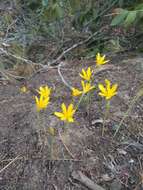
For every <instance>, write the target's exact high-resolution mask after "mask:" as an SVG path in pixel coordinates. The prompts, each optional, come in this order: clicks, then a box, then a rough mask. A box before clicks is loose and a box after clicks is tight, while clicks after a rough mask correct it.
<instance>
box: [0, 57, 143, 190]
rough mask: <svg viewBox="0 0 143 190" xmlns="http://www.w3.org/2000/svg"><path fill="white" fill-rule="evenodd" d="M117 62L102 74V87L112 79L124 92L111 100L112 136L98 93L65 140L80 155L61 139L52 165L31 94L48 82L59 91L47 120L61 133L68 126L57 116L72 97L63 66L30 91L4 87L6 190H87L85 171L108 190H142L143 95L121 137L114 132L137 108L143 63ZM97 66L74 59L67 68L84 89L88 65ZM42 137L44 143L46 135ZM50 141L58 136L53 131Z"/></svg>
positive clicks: (0, 142) (0, 91)
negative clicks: (81, 75)
mask: <svg viewBox="0 0 143 190" xmlns="http://www.w3.org/2000/svg"><path fill="white" fill-rule="evenodd" d="M112 60H113V61H111V64H110V65H109V66H108V65H106V66H105V67H103V70H102V71H100V72H98V73H97V74H96V75H95V81H94V82H95V85H97V83H98V82H103V81H104V79H105V78H109V79H110V80H111V81H112V82H113V83H114V82H117V83H118V84H119V90H118V95H117V96H116V97H114V98H113V99H112V101H111V109H110V115H109V118H108V120H107V122H106V132H105V134H104V137H101V131H102V120H103V117H104V110H105V102H104V100H102V99H101V98H100V97H98V94H97V90H96V92H94V94H93V97H92V102H91V104H90V109H87V108H86V106H85V104H82V105H81V106H80V109H79V111H78V112H77V113H76V116H75V119H76V122H75V123H74V124H72V125H70V126H68V128H67V132H66V134H65V133H64V135H63V136H62V137H63V140H64V142H65V144H66V146H67V147H68V149H69V150H70V152H71V154H72V156H71V154H69V153H68V152H67V151H66V149H65V147H64V146H63V143H62V142H61V140H60V139H59V136H58V134H56V136H55V137H54V145H53V147H54V148H53V157H52V160H50V154H49V148H48V146H47V144H46V143H45V142H44V143H43V144H39V141H38V133H37V130H38V129H39V128H38V120H37V113H36V110H35V105H34V99H33V95H34V94H33V90H31V89H35V88H38V87H39V86H40V85H44V84H48V85H49V86H51V87H52V88H53V92H52V98H51V103H50V104H49V106H48V108H47V110H46V111H45V112H44V113H42V114H41V115H42V119H44V123H45V127H46V130H48V127H50V126H52V127H54V128H55V129H56V130H57V129H59V128H61V126H62V125H63V123H61V122H59V120H58V119H57V118H55V116H54V115H53V112H54V111H57V110H60V104H61V103H62V102H65V103H66V104H68V103H70V102H71V92H70V90H69V88H68V87H66V86H65V84H64V83H63V82H62V80H61V78H60V76H59V74H58V71H57V68H51V69H49V70H48V71H46V72H41V73H37V74H36V75H35V76H33V77H32V78H31V79H30V80H28V81H26V83H27V86H28V87H29V89H30V91H29V92H28V93H26V94H22V93H20V92H19V88H20V85H21V83H20V82H16V83H14V84H12V83H5V82H1V85H0V190H7V189H8V190H52V189H58V190H66V189H68V190H86V189H88V188H87V187H85V186H84V185H82V184H81V183H79V182H78V181H76V180H74V179H73V178H72V176H71V174H72V172H73V171H79V170H80V171H82V173H83V174H84V175H86V176H87V177H89V178H90V179H91V180H92V181H94V182H95V183H97V184H99V185H100V186H102V187H103V188H105V189H111V190H114V189H116V190H120V189H129V190H130V189H131V190H133V189H136V190H137V189H141V188H142V187H141V186H142V181H141V180H143V179H141V174H142V172H143V171H142V161H143V157H142V153H143V128H142V123H143V102H142V100H143V99H142V98H140V99H139V100H138V101H137V102H136V104H135V105H134V107H133V109H132V111H131V113H130V114H129V116H128V117H127V118H126V119H125V121H124V124H123V125H122V126H121V129H120V130H119V133H118V134H117V135H116V137H115V138H113V135H114V132H115V129H116V127H117V126H118V124H119V122H120V120H121V119H122V117H123V115H124V113H125V112H126V110H127V109H128V108H129V103H130V100H131V99H132V98H133V97H134V96H135V95H136V93H137V92H138V90H139V89H140V88H141V86H142V81H143V68H142V67H143V65H142V64H143V59H142V58H138V57H131V58H130V59H128V60H125V61H121V57H120V56H118V57H114V58H113V59H112ZM94 64H95V63H94V61H85V60H84V61H79V60H74V61H69V62H65V63H64V66H62V69H61V72H62V75H63V77H64V78H65V80H66V81H67V82H68V83H69V84H70V85H71V86H75V87H78V86H79V85H80V82H79V81H80V79H79V76H78V73H79V72H80V71H81V68H82V67H86V66H89V65H90V66H92V67H93V68H94ZM142 87H143V86H142ZM96 89H97V88H96ZM62 134H63V133H62ZM41 136H42V141H44V140H43V139H44V138H45V134H41ZM46 137H47V139H48V140H49V139H50V138H51V137H50V136H49V134H48V133H47V136H46ZM17 156H18V157H17ZM16 157H17V158H16ZM15 158H16V160H14V161H13V163H11V164H10V165H9V166H8V167H7V168H6V169H4V170H3V168H4V167H5V166H6V165H7V164H9V163H10V162H11V161H12V160H13V159H15Z"/></svg>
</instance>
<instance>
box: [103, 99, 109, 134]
mask: <svg viewBox="0 0 143 190" xmlns="http://www.w3.org/2000/svg"><path fill="white" fill-rule="evenodd" d="M109 110H110V100H107V102H106V110H105V115H104V120H103V128H102V137H103V136H104V131H105V123H106V119H107V117H108V114H109Z"/></svg>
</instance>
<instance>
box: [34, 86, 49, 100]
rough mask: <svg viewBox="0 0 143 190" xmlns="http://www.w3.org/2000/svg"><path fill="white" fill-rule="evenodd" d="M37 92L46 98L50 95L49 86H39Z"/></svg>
mask: <svg viewBox="0 0 143 190" xmlns="http://www.w3.org/2000/svg"><path fill="white" fill-rule="evenodd" d="M37 92H38V93H39V94H40V96H43V97H45V98H47V97H49V96H50V93H51V88H49V87H48V86H40V88H39V90H37Z"/></svg>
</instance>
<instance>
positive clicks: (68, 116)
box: [54, 103, 76, 122]
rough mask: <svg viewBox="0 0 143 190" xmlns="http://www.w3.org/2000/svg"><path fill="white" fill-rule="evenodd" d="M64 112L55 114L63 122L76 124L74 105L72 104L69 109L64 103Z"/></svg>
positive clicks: (62, 106)
mask: <svg viewBox="0 0 143 190" xmlns="http://www.w3.org/2000/svg"><path fill="white" fill-rule="evenodd" d="M61 108H62V112H55V113H54V114H55V115H56V116H57V117H59V118H60V120H62V121H67V122H74V119H73V115H74V113H75V111H76V110H75V109H74V108H73V104H70V105H69V106H68V107H67V108H66V105H65V104H64V103H62V105H61Z"/></svg>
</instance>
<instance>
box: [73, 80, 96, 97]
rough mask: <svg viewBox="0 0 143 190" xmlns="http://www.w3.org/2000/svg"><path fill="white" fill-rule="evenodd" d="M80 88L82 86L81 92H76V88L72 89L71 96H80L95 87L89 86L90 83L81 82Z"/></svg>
mask: <svg viewBox="0 0 143 190" xmlns="http://www.w3.org/2000/svg"><path fill="white" fill-rule="evenodd" d="M81 86H82V91H81V90H78V89H77V88H72V95H73V96H80V95H81V94H86V93H87V92H89V91H90V90H92V89H93V88H95V86H91V84H90V82H84V81H83V80H82V81H81Z"/></svg>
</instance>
